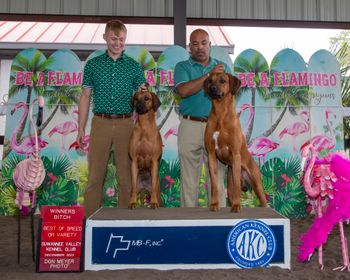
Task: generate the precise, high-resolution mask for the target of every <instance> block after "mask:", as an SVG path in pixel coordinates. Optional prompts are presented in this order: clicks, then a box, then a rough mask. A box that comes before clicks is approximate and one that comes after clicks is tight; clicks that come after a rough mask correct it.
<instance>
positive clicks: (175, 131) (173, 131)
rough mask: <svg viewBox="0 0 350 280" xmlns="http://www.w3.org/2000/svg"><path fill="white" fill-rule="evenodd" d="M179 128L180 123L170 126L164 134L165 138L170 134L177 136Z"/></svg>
mask: <svg viewBox="0 0 350 280" xmlns="http://www.w3.org/2000/svg"><path fill="white" fill-rule="evenodd" d="M178 128H179V126H178V125H176V126H173V127H171V128H169V130H168V131H167V132H165V133H164V135H163V137H164V139H168V138H169V136H170V135H174V136H177V133H178Z"/></svg>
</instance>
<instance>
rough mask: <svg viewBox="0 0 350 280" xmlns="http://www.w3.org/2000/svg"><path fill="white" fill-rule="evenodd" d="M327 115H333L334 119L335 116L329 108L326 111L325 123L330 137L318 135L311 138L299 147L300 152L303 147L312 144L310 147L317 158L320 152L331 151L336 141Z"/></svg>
mask: <svg viewBox="0 0 350 280" xmlns="http://www.w3.org/2000/svg"><path fill="white" fill-rule="evenodd" d="M329 115H333V116H334V117H335V114H334V113H333V111H332V110H331V109H329V108H327V109H326V123H327V128H328V131H329V133H330V135H326V134H319V135H316V136H314V137H312V138H311V139H310V140H308V141H306V142H305V143H304V144H303V145H302V146H301V147H300V150H302V149H303V148H304V147H305V146H307V145H309V144H312V146H313V147H314V148H315V151H316V153H317V155H318V156H319V155H320V153H321V151H322V150H331V149H333V148H334V147H335V144H336V139H335V135H334V131H333V128H332V126H331V124H330V123H329V119H328V118H329Z"/></svg>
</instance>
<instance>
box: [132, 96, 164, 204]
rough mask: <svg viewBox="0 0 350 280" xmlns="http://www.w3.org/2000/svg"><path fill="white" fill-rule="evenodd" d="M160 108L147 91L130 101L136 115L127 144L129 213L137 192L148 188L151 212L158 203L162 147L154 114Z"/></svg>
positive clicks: (156, 100) (154, 97) (155, 98)
mask: <svg viewBox="0 0 350 280" xmlns="http://www.w3.org/2000/svg"><path fill="white" fill-rule="evenodd" d="M160 104H161V103H160V101H159V99H158V97H157V96H156V95H155V94H154V93H153V92H149V91H147V90H142V91H138V92H136V93H135V94H134V95H133V97H132V98H131V107H132V109H135V110H136V113H137V114H138V117H137V120H136V123H135V126H134V130H133V132H132V134H131V137H130V140H129V156H130V158H131V192H130V202H129V208H131V209H134V208H135V207H136V199H137V192H138V191H142V190H143V189H147V190H149V188H150V187H151V188H150V190H149V191H150V193H151V208H153V209H155V208H158V207H159V206H160V203H161V198H160V187H159V177H158V168H159V161H160V159H161V156H162V147H163V143H162V138H161V136H160V133H159V130H158V128H157V124H156V111H157V109H158V108H159V106H160ZM141 203H142V202H141Z"/></svg>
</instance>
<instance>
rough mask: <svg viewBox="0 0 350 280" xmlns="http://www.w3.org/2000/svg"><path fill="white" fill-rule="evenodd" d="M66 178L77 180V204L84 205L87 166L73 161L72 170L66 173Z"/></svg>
mask: <svg viewBox="0 0 350 280" xmlns="http://www.w3.org/2000/svg"><path fill="white" fill-rule="evenodd" d="M67 178H69V179H70V180H77V181H78V183H77V187H78V194H77V203H78V204H79V205H82V204H84V192H85V189H86V186H87V182H88V166H87V162H85V161H81V160H78V161H75V162H73V164H72V168H71V169H70V171H69V172H68V173H67Z"/></svg>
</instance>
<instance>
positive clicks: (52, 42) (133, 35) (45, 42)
mask: <svg viewBox="0 0 350 280" xmlns="http://www.w3.org/2000/svg"><path fill="white" fill-rule="evenodd" d="M126 26H127V29H128V36H127V42H126V43H127V45H139V46H143V47H146V48H147V49H148V50H149V51H155V52H161V51H163V50H164V49H165V48H166V47H169V46H172V45H173V44H174V26H173V25H155V24H149V25H146V24H126ZM199 27H200V28H203V29H205V30H206V31H207V32H208V33H209V36H210V40H211V42H212V45H215V46H220V47H223V48H224V49H226V50H227V52H228V53H230V54H232V53H233V50H234V44H233V42H232V40H231V38H230V37H229V36H228V34H227V33H226V32H225V30H224V28H223V27H220V26H193V25H192V26H187V32H186V33H187V43H188V41H189V34H190V33H191V32H192V31H193V30H194V29H196V28H199ZM104 28H105V24H100V23H75V22H74V23H71V22H34V21H30V22H29V21H0V52H1V50H2V49H12V50H14V49H17V50H18V49H24V48H28V47H35V48H37V49H46V50H51V49H59V48H69V49H71V50H80V51H87V50H96V49H99V48H101V47H103V46H105V41H104V40H103V33H104Z"/></svg>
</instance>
